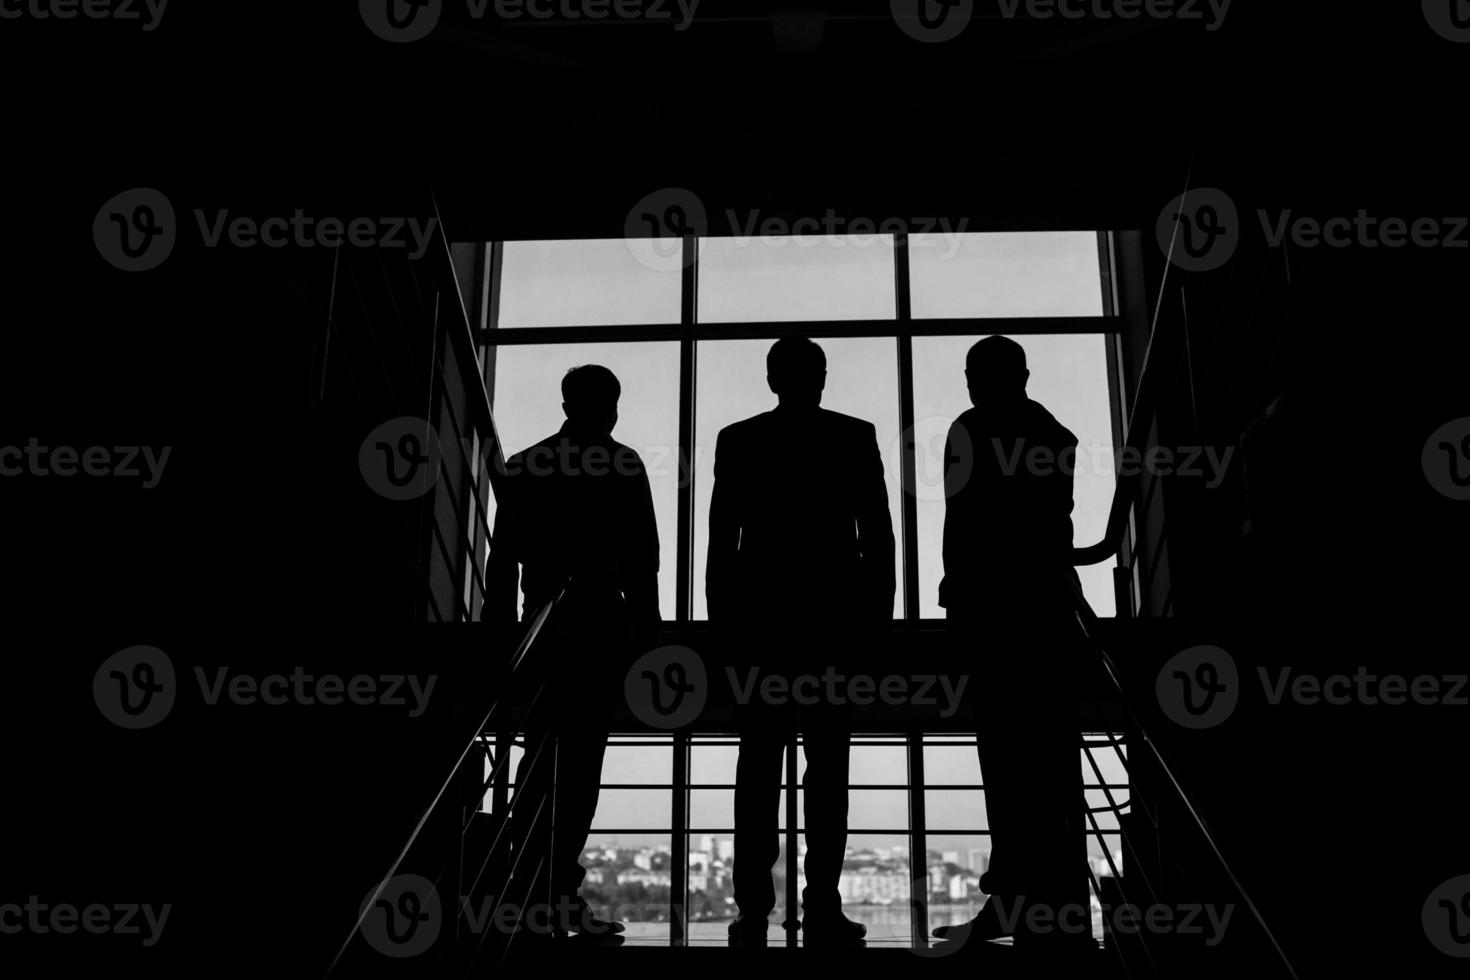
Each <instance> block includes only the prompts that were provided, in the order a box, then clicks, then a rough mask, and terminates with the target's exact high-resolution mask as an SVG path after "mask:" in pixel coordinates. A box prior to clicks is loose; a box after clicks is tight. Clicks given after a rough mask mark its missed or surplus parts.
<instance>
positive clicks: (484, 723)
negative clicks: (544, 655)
mask: <svg viewBox="0 0 1470 980" xmlns="http://www.w3.org/2000/svg"><path fill="white" fill-rule="evenodd" d="M565 595H566V587H565V586H563V587H562V589H561V591H560V592H558V593H557V594H556V596H555V597H553V598H552V599H551V600H549V601H548V602H547V603H546V604H545V605H543V606H542V607H541V608H540V609H539V610H538V611H537V613H536V615H535V616H534V617H533V618H532V620H531V624H530V626H529V627H527V629H526V632H525V634H524V635H523V636H522V637H521V641H520V643H519V644H517V646H516V651H515V653H514V654H512V655H511V658H510V665H509V671H510V672H511V673H512V674H514V672H515V671H516V670H518V669H519V668H520V665H521V664H522V663H523V662H524V661H525V659H526V654H527V653H528V652H529V651H530V649H531V647H532V646H534V645H535V643H536V640H537V638H538V637H540V635H541V630H542V628H543V627H544V626H545V625H546V621H547V620H548V619H549V618H550V616H551V613H552V611H553V610H554V609H555V608H556V607H557V606H558V605H559V604H560V603H561V601H562V598H563V596H565ZM501 703H502V701H501V699H496V701H495V702H494V703H492V704H491V705H490V708H489V710H488V711H486V712H485V716H484V717H483V718H482V719H481V720H480V724H479V725H477V726H476V727H475V730H474V733H473V734H472V735H471V736H470V741H469V744H468V745H466V746H465V747H464V750H463V751H462V752H460V754H459V757H458V758H457V759H455V761H454V765H453V766H452V767H450V770H449V775H448V777H447V778H446V779H445V780H444V784H443V785H442V786H440V787H439V791H438V792H437V793H435V794H434V798H433V799H432V800H431V801H430V802H429V805H428V806H427V807H426V808H425V809H424V812H423V815H422V816H421V817H419V820H418V823H417V824H416V825H415V826H414V828H413V832H412V833H410V834H409V835H408V842H407V843H405V844H404V845H403V848H402V850H400V851H399V852H398V856H397V857H396V858H394V859H393V864H392V865H391V866H389V868H388V873H387V874H385V875H384V876H383V877H382V879H381V880H380V881H379V882H378V885H377V888H376V889H375V890H374V891H373V894H372V897H371V898H370V899H368V901H366V902H364V903H363V905H362V910H361V911H360V912H358V915H357V919H356V921H355V922H353V924H352V931H351V932H349V933H348V934H347V939H346V940H345V941H344V942H343V943H342V946H341V948H339V949H338V950H337V955H336V956H334V957H333V958H332V964H331V966H329V967H328V968H327V975H328V976H330V975H331V974H332V973H333V972H335V971H336V969H337V965H338V964H339V963H340V962H341V961H342V957H343V956H344V955H346V953H347V950H348V948H349V947H350V946H351V945H352V940H353V938H354V937H356V936H357V935H358V933H360V932H361V931H362V924H363V922H364V921H365V920H366V919H367V915H368V912H369V911H370V910H371V909H372V908H373V907H374V905H375V904H376V903H377V900H378V898H379V897H380V896H381V895H382V894H383V889H384V888H386V887H387V886H388V883H389V882H390V881H391V880H392V879H393V876H394V875H395V874H397V873H398V869H399V867H401V866H402V864H403V860H404V858H406V857H408V854H409V851H411V850H412V849H413V845H414V844H415V843H416V842H417V841H418V838H419V835H420V834H421V833H422V832H423V829H424V827H425V826H427V825H428V823H429V818H430V817H431V816H433V814H434V811H435V810H436V809H437V808H438V806H439V804H440V803H441V802H442V801H443V800H444V798H445V796H446V795H447V794H448V793H449V791H450V787H452V786H454V785H455V781H456V780H457V779H458V778H459V775H460V768H461V767H462V766H463V765H464V763H465V760H466V759H468V758H469V757H470V755H471V753H472V752H473V751H474V750H475V747H476V746H477V745H478V744H479V741H480V735H481V733H482V732H484V731H485V730H486V729H487V728H488V727H489V724H490V719H491V718H493V717H494V716H495V713H496V711H497V710H498V709H499V708H500V706H501Z"/></svg>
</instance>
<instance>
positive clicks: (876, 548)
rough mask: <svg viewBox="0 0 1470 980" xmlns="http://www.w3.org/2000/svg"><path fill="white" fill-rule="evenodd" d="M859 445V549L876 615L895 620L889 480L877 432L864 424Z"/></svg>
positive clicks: (885, 620)
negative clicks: (885, 475) (885, 471)
mask: <svg viewBox="0 0 1470 980" xmlns="http://www.w3.org/2000/svg"><path fill="white" fill-rule="evenodd" d="M862 432H863V434H862V442H863V444H862V445H861V446H860V447H858V452H859V454H860V455H859V463H858V473H857V493H858V496H857V533H858V550H859V551H860V552H861V553H862V556H863V568H864V574H865V577H866V578H867V580H868V586H869V589H870V591H871V597H870V601H871V602H872V603H873V604H874V605H873V609H872V613H873V618H874V619H878V620H882V621H884V622H887V621H889V620H891V619H893V603H894V593H895V591H896V588H897V582H896V581H895V579H894V572H893V553H894V545H893V514H892V513H891V512H890V511H889V509H888V482H887V481H886V480H885V479H884V478H883V456H882V453H881V452H880V451H879V449H878V431H877V429H876V428H874V426H873V424H872V423H871V422H865V423H863V428H862Z"/></svg>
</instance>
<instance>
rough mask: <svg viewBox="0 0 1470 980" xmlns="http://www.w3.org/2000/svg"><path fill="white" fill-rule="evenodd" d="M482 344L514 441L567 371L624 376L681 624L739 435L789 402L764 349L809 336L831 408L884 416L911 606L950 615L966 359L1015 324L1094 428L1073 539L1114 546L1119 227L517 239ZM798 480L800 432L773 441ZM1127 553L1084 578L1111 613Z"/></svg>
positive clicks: (553, 423)
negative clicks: (781, 395) (946, 454)
mask: <svg viewBox="0 0 1470 980" xmlns="http://www.w3.org/2000/svg"><path fill="white" fill-rule="evenodd" d="M486 264H487V268H488V271H489V275H488V277H487V280H488V287H487V289H486V291H485V295H486V297H487V299H488V302H486V303H484V304H482V305H483V307H484V313H483V315H482V317H481V321H480V325H479V337H478V340H479V343H480V345H481V351H482V357H483V358H484V360H485V362H486V370H485V375H486V378H487V382H488V385H489V390H490V394H491V400H492V404H493V409H494V414H495V423H496V427H497V430H498V434H499V437H500V441H501V448H502V450H503V452H504V453H506V454H510V453H513V452H515V451H518V450H520V449H523V448H525V447H526V446H528V445H530V444H531V443H533V442H535V441H537V440H539V439H542V438H544V437H546V436H548V435H551V434H552V433H554V432H555V431H556V430H557V428H558V427H559V426H560V424H561V422H562V413H561V394H560V390H559V383H560V378H561V375H562V374H563V373H565V371H566V370H567V368H569V367H572V366H574V365H578V364H587V363H598V364H604V365H606V366H607V367H609V368H611V369H612V370H613V372H614V373H615V374H617V375H618V377H619V378H620V379H621V381H622V389H623V395H622V401H621V404H620V411H619V416H620V418H619V422H618V426H617V428H616V429H615V430H614V432H613V436H614V438H616V439H618V440H619V441H620V442H623V443H625V444H627V445H629V446H631V447H633V448H634V449H635V450H637V451H638V453H639V454H640V455H641V456H642V457H643V460H644V463H645V465H646V466H647V467H648V469H649V473H650V477H651V480H652V483H653V493H654V499H655V507H656V510H657V515H658V527H659V538H660V546H661V571H660V597H661V601H662V607H663V613H664V618H665V619H666V620H668V621H678V622H683V621H690V620H701V619H704V618H705V614H706V606H705V596H704V569H705V557H706V554H705V551H706V548H707V545H708V535H707V525H708V517H709V500H710V490H711V483H712V479H713V469H714V445H715V439H716V436H717V435H718V433H719V430H720V429H721V428H723V427H724V426H726V425H728V424H730V423H731V422H734V421H737V420H739V419H742V418H746V417H748V416H751V415H754V414H757V413H760V412H764V411H767V410H769V409H771V408H773V407H775V404H776V398H775V396H774V395H773V394H772V393H771V392H770V391H769V389H768V386H767V383H766V371H765V355H766V351H767V350H768V349H769V347H770V345H771V343H773V342H774V341H775V340H776V339H777V338H779V337H783V336H793V335H795V336H802V335H804V336H810V337H812V339H814V340H815V341H816V342H817V343H819V344H820V345H821V346H822V347H823V349H824V351H825V352H826V355H827V367H828V382H827V389H826V391H825V393H824V397H823V402H822V404H823V406H824V407H826V408H829V409H832V410H835V411H839V412H843V413H846V414H849V415H854V416H857V417H860V418H863V419H865V420H867V421H869V422H872V423H873V425H874V426H875V428H876V430H877V435H878V442H879V447H878V448H879V451H880V453H881V454H882V456H883V459H884V463H885V469H886V476H887V488H888V498H889V509H890V513H891V515H892V518H893V522H894V532H895V537H896V539H897V541H898V544H899V547H898V549H897V563H898V568H897V572H898V582H899V594H898V597H897V602H896V603H895V610H896V612H895V615H897V616H899V617H901V618H903V619H906V620H909V621H915V620H922V619H934V618H937V617H939V616H941V615H942V612H943V611H942V610H941V609H940V608H939V605H938V584H939V579H940V577H941V576H942V574H943V567H942V556H941V552H940V541H941V536H942V528H943V521H944V503H945V502H944V494H943V483H942V451H943V446H944V435H945V433H946V432H947V431H948V428H949V426H950V424H952V423H953V421H954V419H955V418H956V417H957V416H958V415H959V414H960V413H961V412H963V411H965V410H966V409H967V408H969V407H970V403H969V397H968V393H967V391H966V388H965V380H964V359H965V352H966V351H967V350H968V349H969V347H970V345H971V344H973V343H974V342H975V341H976V340H978V339H980V338H981V337H984V336H987V335H990V334H1005V335H1007V336H1011V337H1014V338H1015V339H1016V340H1017V341H1018V342H1020V343H1021V345H1022V346H1023V347H1024V348H1025V349H1026V352H1027V358H1028V366H1029V367H1030V370H1031V381H1030V385H1029V389H1028V393H1029V394H1030V396H1031V397H1032V398H1034V399H1035V400H1037V401H1039V402H1041V403H1042V404H1043V405H1044V406H1045V407H1046V408H1047V409H1049V410H1050V411H1051V412H1052V414H1053V415H1055V416H1056V417H1057V419H1058V420H1059V421H1061V423H1062V424H1063V425H1065V426H1066V427H1067V428H1069V429H1070V430H1071V431H1072V432H1073V433H1074V434H1075V435H1076V436H1077V438H1078V441H1079V446H1080V451H1079V456H1078V474H1077V478H1076V481H1075V484H1074V493H1075V500H1076V507H1075V510H1074V513H1073V524H1074V543H1075V544H1077V545H1078V546H1084V545H1089V544H1092V543H1094V542H1096V541H1097V540H1099V539H1100V538H1101V536H1102V534H1103V530H1104V528H1105V526H1106V523H1107V514H1108V508H1109V506H1110V504H1111V501H1112V497H1113V489H1114V478H1113V471H1112V460H1113V452H1114V444H1115V426H1116V422H1115V419H1116V418H1117V415H1118V413H1117V411H1116V405H1117V402H1118V391H1117V384H1116V377H1115V361H1116V359H1115V358H1114V357H1113V356H1112V354H1113V351H1112V345H1113V343H1114V341H1115V339H1116V335H1115V332H1114V331H1115V330H1116V320H1114V319H1113V317H1112V313H1113V309H1114V304H1113V299H1112V284H1111V281H1110V279H1109V277H1108V275H1107V274H1106V273H1107V270H1108V269H1110V268H1111V262H1110V259H1109V252H1108V236H1106V235H1105V234H1101V233H1096V232H1086V231H1084V232H1026V233H1014V234H1010V233H1007V234H999V233H984V234H946V235H914V236H905V235H901V234H900V235H897V236H894V235H868V236H860V237H846V238H838V237H833V236H824V237H817V238H770V237H758V236H752V237H749V238H709V239H700V240H696V239H693V238H686V239H683V240H682V241H680V240H677V239H664V240H658V241H656V242H650V241H622V240H588V241H570V242H567V241H561V242H546V241H541V242H502V243H495V244H493V245H492V246H490V248H489V250H488V255H487V263H486ZM772 453H773V456H774V457H775V458H777V459H778V460H779V462H780V465H781V466H782V467H786V468H789V470H790V473H791V478H792V479H794V480H795V479H799V478H800V468H801V467H802V466H803V465H804V460H805V458H806V457H805V456H804V455H803V447H802V446H801V445H800V444H799V442H798V443H797V444H793V445H791V446H784V447H772ZM1111 568H1112V563H1111V562H1109V563H1108V564H1104V565H1097V566H1092V567H1088V568H1084V569H1082V570H1081V574H1082V579H1083V587H1084V592H1085V594H1086V596H1087V598H1088V600H1089V601H1090V602H1091V604H1092V606H1093V608H1094V610H1095V611H1096V612H1097V613H1098V614H1099V615H1102V616H1110V615H1113V613H1114V594H1113V589H1114V585H1113V576H1112V574H1111Z"/></svg>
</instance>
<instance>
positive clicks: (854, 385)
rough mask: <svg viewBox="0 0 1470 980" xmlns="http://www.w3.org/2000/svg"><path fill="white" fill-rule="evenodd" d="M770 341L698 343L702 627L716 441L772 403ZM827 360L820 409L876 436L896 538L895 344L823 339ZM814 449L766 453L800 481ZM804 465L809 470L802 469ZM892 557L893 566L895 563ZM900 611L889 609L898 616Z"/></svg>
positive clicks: (697, 540) (697, 600) (697, 563)
mask: <svg viewBox="0 0 1470 980" xmlns="http://www.w3.org/2000/svg"><path fill="white" fill-rule="evenodd" d="M772 343H773V341H769V340H706V341H701V342H700V343H699V350H698V356H697V365H698V367H697V371H696V374H697V381H696V388H695V392H696V395H695V398H696V405H695V443H694V464H695V466H694V469H695V477H694V514H695V524H694V618H695V619H708V618H709V613H708V607H707V605H706V603H705V594H704V573H705V566H706V562H707V559H708V557H709V555H708V552H707V550H706V549H707V547H708V541H709V502H710V490H711V487H712V486H713V485H714V473H715V439H716V437H717V436H718V435H719V432H720V430H721V429H723V428H724V427H725V426H727V425H729V424H730V423H732V422H738V421H739V420H741V419H744V418H748V417H750V416H752V415H757V414H759V413H761V412H766V411H770V410H771V409H773V408H775V407H776V396H775V395H773V394H772V393H771V390H770V388H769V387H767V385H766V352H767V351H768V350H770V349H771V344H772ZM818 343H819V344H820V345H821V347H822V350H823V351H825V352H826V355H827V389H826V391H825V392H824V393H823V395H822V407H823V408H828V409H831V410H832V411H834V412H843V413H845V414H847V415H854V416H857V417H858V418H861V419H865V420H866V421H869V422H872V423H873V424H874V425H875V426H876V427H877V430H878V450H879V452H880V453H882V454H883V458H884V461H885V463H886V464H888V465H887V480H888V508H889V513H890V514H891V516H892V518H893V533H894V537H895V539H897V540H902V534H901V532H900V530H899V490H898V475H897V474H898V464H897V461H898V451H897V445H898V341H897V340H895V339H893V338H892V337H842V338H823V339H822V340H820V341H818ZM813 448H814V447H811V446H801V445H800V444H795V445H792V446H788V447H781V446H772V447H771V452H772V457H773V460H776V459H778V458H779V462H780V463H781V464H782V465H783V466H784V467H785V469H784V470H783V471H782V473H783V478H786V479H790V480H792V481H796V480H799V479H801V467H802V465H803V458H804V457H803V456H802V455H801V454H802V453H803V452H811V451H812V450H813ZM806 465H810V464H809V463H808V464H806ZM902 551H903V549H902V548H901V547H896V548H895V549H894V555H895V565H897V564H898V563H899V562H901V561H902ZM901 607H902V603H901V602H897V603H896V604H895V607H894V609H895V615H901Z"/></svg>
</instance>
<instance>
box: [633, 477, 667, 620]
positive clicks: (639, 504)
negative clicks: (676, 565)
mask: <svg viewBox="0 0 1470 980" xmlns="http://www.w3.org/2000/svg"><path fill="white" fill-rule="evenodd" d="M630 518H631V526H630V528H629V535H630V537H629V542H628V568H627V579H626V581H625V582H624V585H623V595H624V597H625V598H626V599H627V600H628V610H629V612H630V613H631V614H632V620H633V627H634V629H638V630H645V631H648V630H652V631H656V630H658V629H659V628H660V627H661V626H662V625H663V619H662V617H661V616H660V614H659V608H658V519H657V518H656V517H655V516H654V512H653V488H652V487H651V486H650V485H649V483H648V473H647V471H645V470H644V468H643V465H642V462H641V461H640V462H639V465H638V471H637V476H636V479H635V486H634V489H633V513H632V514H631V515H630Z"/></svg>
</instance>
